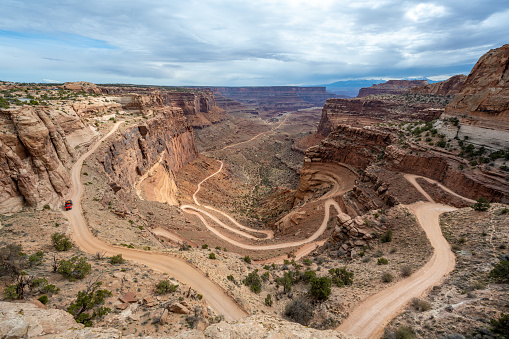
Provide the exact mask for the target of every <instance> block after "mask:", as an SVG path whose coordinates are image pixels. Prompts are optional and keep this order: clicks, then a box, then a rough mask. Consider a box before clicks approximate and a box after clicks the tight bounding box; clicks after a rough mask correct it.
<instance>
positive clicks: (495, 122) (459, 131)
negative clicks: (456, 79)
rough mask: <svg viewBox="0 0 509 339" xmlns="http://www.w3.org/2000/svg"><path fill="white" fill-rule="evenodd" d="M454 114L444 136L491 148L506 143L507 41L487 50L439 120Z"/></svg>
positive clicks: (508, 124)
mask: <svg viewBox="0 0 509 339" xmlns="http://www.w3.org/2000/svg"><path fill="white" fill-rule="evenodd" d="M450 118H456V119H458V120H459V125H458V126H456V128H454V127H451V126H449V127H447V126H444V127H443V128H442V130H441V132H442V133H446V134H447V135H448V136H449V135H452V134H455V136H457V137H459V138H461V139H463V138H464V137H468V138H469V142H472V143H474V144H478V145H484V146H488V147H490V148H495V149H503V148H506V147H509V44H508V45H504V46H502V47H500V48H497V49H493V50H490V51H489V52H487V53H486V54H484V55H483V56H482V57H481V58H480V59H479V61H478V62H477V63H476V64H475V66H474V68H473V69H472V72H471V73H470V74H469V76H468V78H467V79H466V81H465V83H464V85H463V87H462V88H461V91H460V92H459V93H458V94H457V95H456V96H455V97H454V99H453V100H452V101H451V103H450V104H449V105H448V106H447V107H446V109H445V112H444V114H443V116H442V120H447V119H450Z"/></svg>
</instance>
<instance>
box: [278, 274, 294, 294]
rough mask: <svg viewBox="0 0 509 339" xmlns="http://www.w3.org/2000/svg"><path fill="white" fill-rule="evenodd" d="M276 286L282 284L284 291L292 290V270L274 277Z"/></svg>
mask: <svg viewBox="0 0 509 339" xmlns="http://www.w3.org/2000/svg"><path fill="white" fill-rule="evenodd" d="M275 281H276V287H279V286H283V288H284V291H285V292H291V291H292V285H293V283H294V277H293V272H292V271H288V272H285V273H283V276H282V277H278V278H276V279H275Z"/></svg>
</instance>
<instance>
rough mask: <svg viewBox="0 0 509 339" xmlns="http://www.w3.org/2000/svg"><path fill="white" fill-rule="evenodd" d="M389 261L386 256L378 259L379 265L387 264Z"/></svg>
mask: <svg viewBox="0 0 509 339" xmlns="http://www.w3.org/2000/svg"><path fill="white" fill-rule="evenodd" d="M388 263H389V260H387V259H385V258H383V257H382V258H378V260H377V264H378V265H387V264H388Z"/></svg>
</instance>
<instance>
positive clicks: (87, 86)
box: [62, 81, 101, 94]
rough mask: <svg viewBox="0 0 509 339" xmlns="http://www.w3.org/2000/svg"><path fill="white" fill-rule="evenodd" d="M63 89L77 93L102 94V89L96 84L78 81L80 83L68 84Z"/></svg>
mask: <svg viewBox="0 0 509 339" xmlns="http://www.w3.org/2000/svg"><path fill="white" fill-rule="evenodd" d="M62 88H63V89H66V90H70V91H76V92H85V93H95V94H100V93H101V89H100V88H99V87H97V85H96V84H93V83H91V82H86V81H78V82H66V83H65V84H64V85H63V86H62Z"/></svg>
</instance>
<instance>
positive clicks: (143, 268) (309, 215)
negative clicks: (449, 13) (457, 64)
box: [0, 45, 509, 338]
mask: <svg viewBox="0 0 509 339" xmlns="http://www.w3.org/2000/svg"><path fill="white" fill-rule="evenodd" d="M508 46H509V45H505V46H502V47H500V48H498V49H496V50H492V51H489V52H488V53H486V54H485V55H484V56H483V57H482V58H481V59H480V60H479V62H478V63H477V64H476V66H475V67H474V69H473V70H472V72H471V73H470V75H468V77H465V76H462V75H458V76H455V77H452V78H451V79H449V80H446V81H444V82H441V83H435V84H428V83H427V82H426V81H425V80H422V81H421V80H418V81H403V80H390V81H388V82H386V83H383V84H379V85H374V86H372V87H369V88H365V89H362V90H361V92H359V97H358V98H354V99H344V98H335V97H334V95H331V94H329V93H327V92H326V91H325V88H323V87H293V86H281V87H238V88H234V87H209V88H197V87H185V88H173V87H165V86H160V87H156V86H128V85H95V84H91V83H86V82H79V83H66V84H63V85H55V86H47V87H43V88H40V87H38V88H36V87H35V86H31V85H21V84H7V85H5V84H4V85H3V86H2V88H1V90H2V95H3V98H5V100H7V101H8V102H9V103H10V104H9V105H8V106H10V107H6V108H0V119H2V120H1V123H0V126H1V128H2V133H1V134H0V173H1V175H2V179H1V180H0V185H1V186H0V198H1V200H0V221H1V224H0V235H1V236H2V242H1V246H4V244H7V243H18V242H20V241H21V242H22V243H23V248H24V250H26V251H27V252H28V253H32V252H35V251H38V250H43V251H44V252H45V253H48V255H49V254H51V255H53V256H54V258H56V257H57V256H58V257H59V258H67V257H69V256H72V255H82V256H84V257H86V258H87V260H89V261H91V262H93V265H94V269H95V273H94V279H101V281H104V286H106V287H107V288H108V289H110V290H111V291H112V292H113V295H114V296H112V297H108V298H107V299H106V302H107V305H108V306H109V307H111V308H112V309H113V312H112V313H110V314H109V315H107V316H105V317H103V318H101V319H98V320H97V323H96V324H95V325H94V326H98V327H101V328H102V329H99V330H97V331H99V332H97V333H100V332H101V331H104V334H98V336H101V335H103V336H104V337H107V336H113V337H115V336H116V337H121V336H123V337H129V336H135V335H136V336H137V335H142V336H146V337H150V336H153V337H157V336H159V335H161V336H163V337H164V336H173V337H182V338H184V337H215V336H216V337H221V336H224V335H230V334H231V335H232V336H234V335H242V336H246V335H249V336H253V338H258V337H263V335H264V333H266V332H267V331H269V330H268V329H267V326H269V327H270V328H271V329H277V330H274V331H280V332H281V331H291V333H292V334H291V335H295V336H297V335H298V336H302V337H330V336H332V337H334V336H336V337H350V336H360V337H369V338H375V337H380V336H381V335H382V332H383V328H384V327H385V325H386V324H387V322H389V321H391V319H393V318H395V320H393V323H391V324H390V325H389V326H388V327H387V331H388V332H387V334H388V335H389V334H390V333H391V332H390V331H396V330H397V328H398V326H403V325H405V324H412V326H414V327H415V328H416V332H417V333H419V335H420V336H421V337H430V336H436V335H437V333H438V332H437V330H433V328H440V331H442V332H440V333H439V334H440V335H442V334H448V333H449V332H447V329H445V325H444V326H443V327H444V328H442V327H441V326H431V325H429V326H428V327H429V328H428V327H424V326H422V327H421V326H420V325H419V322H416V321H415V318H412V317H414V316H415V317H419V315H415V314H414V313H412V311H409V310H408V303H409V302H410V301H411V299H412V298H428V296H429V298H433V299H432V300H433V302H434V304H433V308H432V309H431V310H430V311H429V313H425V314H426V316H429V315H431V314H432V313H433V312H434V313H433V314H435V316H434V319H435V321H437V322H440V321H441V320H440V319H445V318H446V316H445V315H444V314H445V313H446V312H454V314H455V316H457V317H459V318H461V319H464V318H465V319H466V318H468V317H473V314H475V311H473V310H471V309H462V311H461V312H463V313H461V312H459V311H458V312H455V311H454V310H452V311H450V310H449V308H448V306H447V305H449V304H448V303H447V300H445V299H447V298H441V297H440V295H435V290H436V289H443V293H447V294H448V295H450V296H451V298H454V300H462V299H461V298H462V297H461V293H462V291H461V289H460V288H462V289H463V290H465V289H466V288H467V286H464V285H461V284H460V283H459V282H458V281H459V280H461V277H464V276H466V277H467V278H468V279H467V280H468V281H469V283H471V284H474V283H475V282H476V281H477V280H475V279H481V280H482V279H484V280H483V281H488V279H489V278H488V274H489V271H490V270H491V267H492V266H493V265H494V264H495V263H496V262H497V261H498V256H500V255H504V254H507V253H506V250H505V249H506V248H507V247H504V244H505V243H506V242H507V241H509V239H507V232H506V227H507V225H509V220H508V219H507V218H508V214H507V213H503V212H501V211H504V210H506V209H507V207H506V206H507V204H508V203H509V174H508V172H507V163H508V159H509V151H507V150H506V148H507V146H508V145H507V144H506V140H507V139H506V138H507V128H506V126H505V124H506V123H507V116H506V115H507V114H506V113H507V107H506V106H507V102H508V100H507V98H506V94H507V93H506V91H507V85H506V82H505V79H506V77H507V76H508V75H507V67H505V66H507V62H508V61H507V60H508V58H509V57H508V55H509V54H508V52H507V51H508V50H509V47H508ZM20 99H26V100H27V101H23V100H20ZM30 100H32V101H30ZM36 102H37V103H36ZM317 107H318V108H317ZM71 169H72V171H71ZM70 197H72V199H73V201H74V202H75V207H74V209H73V210H72V211H70V212H61V209H62V206H61V205H62V201H63V200H65V199H68V198H70ZM481 197H483V198H486V199H487V201H489V203H491V204H492V206H491V208H490V209H489V211H488V212H479V211H473V210H472V208H470V207H468V206H470V205H472V204H473V203H475V201H476V200H477V199H479V198H481ZM423 201H425V202H423ZM438 203H441V204H438ZM445 205H449V206H445ZM451 206H454V207H451ZM445 211H447V213H445V214H442V212H445ZM475 213H477V214H475ZM483 213H486V214H484V215H486V216H489V218H488V219H489V221H485V223H483ZM455 218H459V220H461V221H462V222H461V223H459V222H457V223H456V222H455V221H454V220H455ZM469 218H470V219H469ZM488 219H487V220H488ZM469 220H475V229H476V232H478V233H479V234H481V233H482V234H483V236H482V237H480V236H479V235H478V234H477V233H476V234H473V233H471V232H470V231H469V227H470V226H469V225H470V224H469ZM430 227H431V228H430ZM440 227H442V232H443V236H442V232H440ZM445 229H447V232H446V231H444V230H445ZM53 232H62V233H64V234H67V235H69V236H70V237H72V239H73V241H74V244H76V246H75V247H73V248H72V249H71V250H70V253H69V254H66V253H58V252H56V251H55V250H54V249H53V246H52V245H51V240H50V237H49V234H51V233H53ZM389 234H390V237H389ZM444 236H445V239H444ZM389 238H390V240H388V239H389ZM461 238H463V239H465V238H468V239H469V240H468V241H469V242H468V244H465V242H464V241H463V242H461V241H460V239H461ZM446 240H447V241H448V242H449V243H447V242H446ZM437 244H439V245H437ZM449 244H451V245H453V246H452V247H451V248H452V251H451V249H450V248H449ZM455 246H459V248H460V249H458V247H455ZM461 247H463V248H467V249H466V250H465V251H462V250H461ZM439 251H442V252H440V253H441V254H440V255H438V257H440V258H446V259H447V264H446V263H445V262H440V261H437V260H438V259H436V258H437V253H438V252H439ZM476 252H477V253H476ZM101 253H103V254H102V255H103V256H105V255H106V256H114V255H118V254H121V255H122V256H123V258H124V259H126V262H125V263H123V264H122V265H121V266H118V268H115V267H114V266H113V265H112V264H110V263H109V262H107V260H104V261H101V260H100V259H99V257H100V255H101ZM474 253H475V254H474ZM476 257H477V258H482V263H481V262H474V261H475V258H476ZM46 258H48V257H46ZM472 258H473V259H472ZM381 259H385V261H386V262H385V264H384V263H383V260H381ZM54 260H55V262H56V259H54ZM440 260H442V259H440ZM444 260H445V259H444ZM455 260H456V262H459V263H460V265H459V266H457V267H456V269H454V270H453V268H454V263H455ZM468 263H473V264H475V265H479V267H480V271H479V272H478V273H476V276H475V279H474V278H473V277H472V276H473V274H470V273H469V268H468ZM405 267H406V268H407V269H406V270H407V271H408V272H410V273H409V277H408V276H406V275H405V274H403V273H400V272H403V268H405ZM437 267H439V268H441V269H439V268H437ZM119 268H121V269H119ZM340 268H343V269H344V270H345V271H344V272H350V273H351V274H352V275H353V277H354V278H353V281H352V282H351V283H345V284H343V285H340V284H337V283H331V282H334V281H337V280H334V279H335V278H334V277H335V275H334V274H336V273H334V272H340ZM27 270H28V272H29V274H30V275H34V276H36V275H37V276H43V275H44V276H46V277H47V278H48V280H49V281H50V282H52V283H54V284H56V285H57V286H59V287H60V288H61V289H62V292H61V293H62V294H61V297H57V296H56V294H51V295H50V296H49V297H50V298H49V299H50V301H49V304H48V307H49V308H50V309H51V310H46V311H50V312H46V313H51V312H53V311H55V312H56V313H58V312H63V311H57V310H56V308H63V309H65V308H66V307H67V306H68V305H69V303H70V302H71V301H72V300H73V298H74V295H75V294H76V293H77V292H78V291H80V290H83V289H84V288H85V287H86V283H85V282H84V281H79V282H76V284H75V285H74V284H70V283H67V282H65V281H62V279H61V277H60V276H59V275H58V274H57V273H55V272H54V271H53V272H51V263H50V260H49V259H47V260H46V261H45V262H44V263H43V264H42V266H40V267H39V268H37V267H35V268H32V267H31V268H29V269H27ZM336 270H337V271H336ZM304 272H305V273H304ZM309 272H312V273H309ZM426 272H427V273H428V274H427V273H426ZM305 274H309V275H312V274H314V276H315V278H317V279H323V281H328V280H327V279H329V280H330V281H331V282H329V285H328V288H329V293H330V297H329V295H327V297H328V298H325V300H322V299H317V298H316V297H315V296H312V293H313V287H312V286H313V284H315V283H316V281H318V280H316V279H314V278H308V277H306V276H305ZM133 276H134V278H133ZM389 276H390V281H389V278H388V277H389ZM119 277H121V278H119ZM255 277H258V280H259V284H260V290H258V291H256V290H255V289H253V287H252V286H250V285H249V284H250V279H255ZM145 279H146V280H145ZM164 279H169V280H171V281H172V282H174V283H175V284H177V285H178V286H179V287H178V288H176V291H175V292H172V293H169V294H164V295H159V294H157V293H155V292H154V285H155V283H156V282H157V281H159V280H164ZM306 279H307V280H306ZM336 279H337V276H336ZM255 280H256V279H255ZM0 283H1V286H2V287H7V286H8V285H9V283H10V280H9V277H7V276H3V277H0ZM412 284H421V285H419V286H420V287H419V289H417V288H414V289H413V290H412V291H411V293H406V294H402V295H401V297H400V298H396V299H398V302H397V303H392V300H391V299H394V298H392V296H393V295H395V294H394V293H399V292H400V291H402V290H403V289H405V288H407V287H408V286H410V285H412ZM404 286H406V287H404ZM412 286H414V285H412ZM432 286H436V287H433V288H432ZM458 286H459V287H458ZM490 286H492V287H490V288H489V289H483V292H479V293H477V294H473V295H472V296H470V297H469V298H471V299H472V303H475V302H479V303H481V302H482V305H483V307H484V309H485V310H486V312H485V314H483V315H478V314H477V315H475V316H476V317H477V318H479V319H481V320H479V321H477V320H476V322H475V324H476V326H482V322H483V321H484V322H488V321H489V318H490V317H491V318H493V317H494V316H495V315H499V314H500V313H501V312H506V311H507V305H505V306H504V305H500V304H499V303H496V302H495V301H494V300H493V298H491V297H490V293H493V296H497V295H500V294H503V291H504V288H506V287H507V286H505V287H504V284H497V283H495V282H491V283H490ZM281 287H283V290H282V288H281ZM124 288H126V289H128V290H129V291H136V290H137V291H138V294H139V295H140V296H142V295H143V297H139V298H137V300H135V302H134V303H133V304H132V305H134V306H128V308H127V309H122V307H125V305H123V304H122V303H120V302H119V301H118V300H117V299H118V298H119V297H122V294H123V292H124V291H125V290H124ZM430 288H432V290H433V291H431V292H430V291H429V290H430ZM260 291H261V293H260ZM428 292H429V294H428ZM30 293H32V292H30ZM29 295H30V296H31V297H32V298H35V297H37V296H38V294H36V293H35V292H33V293H32V294H29ZM378 298H380V300H381V304H380V305H382V306H376V307H375V306H373V307H371V306H369V305H371V304H370V303H371V300H374V299H377V300H378ZM483 298H484V299H483ZM486 298H487V299H486ZM135 299H136V298H135ZM144 299H145V301H143V300H144ZM147 300H149V301H147ZM297 301H298V302H303V303H304V305H307V306H306V307H304V308H309V309H310V310H311V315H310V316H309V318H308V319H306V320H305V321H301V320H302V319H298V320H296V318H294V315H292V314H291V312H289V311H288V310H289V309H290V308H291V307H292V306H291V305H293V304H294V302H297ZM458 302H464V301H458ZM177 304H179V305H177ZM12 305H16V306H15V307H14V306H13V307H11V306H12ZM18 305H21V306H19V307H18ZM147 305H152V306H147ZM366 305H367V306H366ZM20 307H21V308H25V309H26V310H27V316H26V317H24V318H23V319H22V320H19V319H18V320H17V319H16V317H15V316H13V312H16V310H18V309H19V308H20ZM363 307H364V309H363ZM454 307H456V306H454ZM7 308H9V312H10V313H9V314H10V315H9V317H8V318H6V319H7V320H5V321H4V320H3V321H4V322H5V324H6V325H5V326H2V331H7V330H5V329H7V328H8V329H9V331H14V329H15V327H16V328H18V327H19V328H18V329H19V331H22V332H23V331H25V332H23V333H25V334H26V333H32V334H33V333H36V332H37V333H39V334H40V333H47V334H50V332H51V331H53V330H51V329H49V327H52V328H53V327H55V328H56V327H58V326H56V325H55V324H53V325H51V326H50V325H48V324H47V323H44V324H42V325H40V324H39V325H38V324H36V321H35V320H34V319H32V318H29V314H32V313H34V312H35V313H37V312H38V309H37V308H36V307H34V306H32V305H31V304H26V303H20V304H15V303H9V307H7V306H5V309H6V310H7ZM301 308H302V307H301ZM40 309H42V308H40ZM54 309H55V310H54ZM177 309H178V310H179V312H180V311H182V310H184V311H185V310H187V313H186V315H184V316H181V315H180V314H179V313H177V312H176V311H175V310H177ZM451 309H452V306H451ZM172 310H173V311H172ZM405 310H406V311H405ZM447 310H449V311H447ZM368 311H369V312H368ZM372 311H373V312H375V311H377V312H378V313H377V312H375V313H370V312H372ZM403 311H405V312H403ZM6 312H7V311H6ZM40 312H42V311H40ZM402 312H403V313H402ZM7 313H8V312H7ZM7 313H6V314H7ZM46 313H45V314H44V317H45V318H48V317H52V316H54V315H48V314H46ZM41 314H42V313H41ZM65 314H67V313H65ZM398 314H400V315H398ZM247 315H250V316H249V317H247V318H245V317H246V316H247ZM362 316H367V317H368V318H369V320H362ZM6 317H7V316H6ZM36 317H37V316H36ZM62 317H65V316H63V315H62ZM378 317H379V319H378ZM462 317H463V318H462ZM67 318H69V316H68V314H67ZM71 318H72V317H71ZM241 318H243V319H241ZM280 318H285V319H286V320H280ZM477 318H476V319H477ZM122 319H123V320H122ZM126 319H129V320H128V321H126ZM183 319H184V320H185V321H184V320H183ZM430 319H431V318H430ZM288 320H292V321H294V322H300V323H301V324H304V325H307V326H309V327H314V329H311V328H307V327H304V326H301V325H297V324H294V323H290V322H288ZM375 320H376V321H375ZM363 321H364V322H367V321H369V322H370V324H371V325H372V327H369V328H368V326H360V325H359V324H362V322H363ZM443 321H444V324H449V322H448V321H449V320H443ZM168 323H172V324H174V325H171V326H170V325H168ZM260 324H262V327H264V329H263V330H262V329H260V328H259V327H260V326H259V325H260ZM341 324H343V325H341ZM350 324H355V325H350ZM18 325H19V326H18ZM156 325H157V326H156ZM339 325H341V326H339ZM74 326H78V327H81V325H76V323H73V320H72V319H68V320H66V323H65V325H64V324H62V326H61V328H60V327H58V329H55V331H57V330H58V331H57V332H58V333H60V334H62V333H68V332H66V331H68V330H69V328H71V327H74ZM338 326H339V327H338ZM359 328H365V330H366V332H359V331H358V329H359ZM332 329H339V331H345V333H346V334H342V333H341V332H337V331H335V332H332V331H331V330H332ZM467 329H468V331H473V330H474V328H473V327H472V326H470V327H468V328H465V330H464V331H463V330H461V329H457V331H459V333H461V334H462V335H467V334H468V333H471V332H467ZM319 330H320V331H321V332H319ZM79 331H83V332H84V333H89V332H86V331H87V330H86V329H80V330H79ZM159 331H160V332H159ZM2 333H3V332H2ZM6 333H7V332H6ZM55 333H56V332H55ZM76 335H77V334H76ZM80 335H81V334H80ZM83 335H86V334H83ZM274 335H275V334H274Z"/></svg>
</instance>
